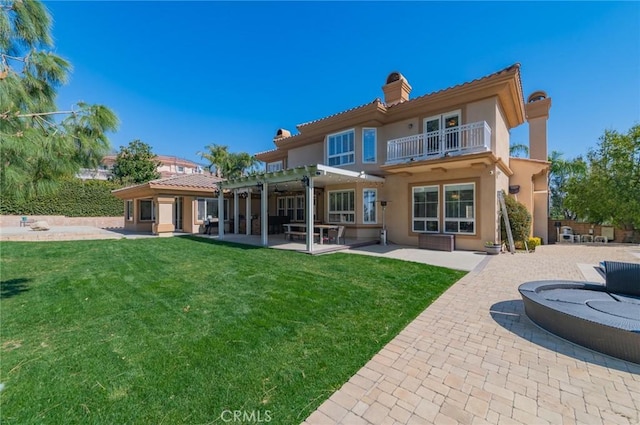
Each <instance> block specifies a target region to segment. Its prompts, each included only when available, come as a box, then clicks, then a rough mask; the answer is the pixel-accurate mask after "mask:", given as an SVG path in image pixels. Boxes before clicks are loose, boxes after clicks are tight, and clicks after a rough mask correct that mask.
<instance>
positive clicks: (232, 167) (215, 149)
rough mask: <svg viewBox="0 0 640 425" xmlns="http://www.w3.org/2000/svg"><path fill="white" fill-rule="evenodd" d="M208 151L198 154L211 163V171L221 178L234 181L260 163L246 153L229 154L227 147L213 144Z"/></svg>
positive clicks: (207, 147) (208, 147)
mask: <svg viewBox="0 0 640 425" xmlns="http://www.w3.org/2000/svg"><path fill="white" fill-rule="evenodd" d="M206 149H207V151H205V152H198V155H200V157H201V158H203V159H206V160H207V161H209V165H208V167H209V171H211V172H212V173H215V175H216V176H217V177H221V178H226V179H233V178H238V177H241V176H243V175H246V174H248V173H249V172H251V171H252V170H253V169H254V168H255V167H256V165H257V164H258V162H259V161H258V160H257V159H256V158H255V157H254V156H252V155H250V154H248V153H246V152H238V153H233V152H229V147H228V146H225V145H217V144H212V145H208V146H206Z"/></svg>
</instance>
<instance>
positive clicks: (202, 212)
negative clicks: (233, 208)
mask: <svg viewBox="0 0 640 425" xmlns="http://www.w3.org/2000/svg"><path fill="white" fill-rule="evenodd" d="M223 208H224V218H225V220H229V219H230V217H229V200H228V199H225V200H224V202H223ZM209 216H211V218H219V215H218V198H198V215H197V219H198V221H205V220H206V219H207V218H209Z"/></svg>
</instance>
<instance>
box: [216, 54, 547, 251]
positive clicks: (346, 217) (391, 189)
mask: <svg viewBox="0 0 640 425" xmlns="http://www.w3.org/2000/svg"><path fill="white" fill-rule="evenodd" d="M382 90H383V92H384V100H380V99H375V100H373V101H372V102H370V103H366V104H364V105H361V106H357V107H355V108H352V109H349V110H346V111H342V112H338V113H336V114H333V115H330V116H328V117H325V118H321V119H318V120H314V121H311V122H307V123H304V124H300V125H298V126H297V129H298V132H299V133H298V134H295V135H292V134H291V133H290V132H289V131H287V130H284V129H280V130H278V132H277V134H276V136H275V138H274V140H273V141H274V144H275V146H276V148H275V149H273V150H270V151H267V152H261V153H258V154H256V158H257V159H259V160H260V161H263V162H265V163H266V169H265V172H264V173H262V174H258V175H254V176H248V177H242V178H239V179H234V180H230V181H225V182H221V183H220V186H221V187H223V188H224V189H225V190H234V191H241V192H243V191H244V192H246V191H248V190H251V188H254V191H255V188H256V185H257V186H258V187H260V189H262V192H263V196H262V198H261V199H262V205H261V210H260V211H261V214H260V215H261V223H262V226H261V228H262V229H264V228H265V227H266V224H267V223H268V221H267V216H270V215H282V214H284V215H288V216H289V218H290V219H291V220H292V221H296V220H298V221H304V222H306V223H308V224H307V226H310V225H312V224H313V222H318V221H320V222H326V223H340V224H343V225H345V226H346V236H347V238H375V237H379V235H380V234H381V229H382V227H383V225H384V227H385V229H386V235H387V239H388V240H389V241H392V242H394V243H397V244H406V245H413V246H417V245H418V241H419V235H421V234H450V235H454V238H455V246H456V249H467V250H479V249H482V247H483V246H484V243H485V242H486V241H493V240H498V239H499V226H498V223H499V218H498V217H499V209H500V207H499V204H498V195H497V194H498V191H500V190H504V191H505V192H506V193H511V194H512V195H513V196H516V197H517V199H518V200H519V201H520V202H522V203H523V204H524V205H525V206H526V207H527V209H528V210H529V211H530V212H531V214H532V217H533V232H532V233H533V235H535V236H540V237H541V238H542V239H543V241H545V242H546V241H547V210H548V208H547V197H548V170H549V163H548V162H547V119H548V116H549V109H550V107H551V99H550V98H548V97H547V96H546V94H545V93H544V92H541V91H538V92H535V93H533V94H532V95H531V96H529V98H528V99H527V101H526V102H525V99H524V95H523V93H522V84H521V79H520V65H519V64H515V65H513V66H510V67H508V68H506V69H503V70H501V71H498V72H496V73H494V74H491V75H488V76H485V77H482V78H479V79H476V80H473V81H471V82H467V83H464V84H460V85H457V86H453V87H450V88H446V89H443V90H439V91H436V92H433V93H430V94H426V95H422V96H419V97H416V98H410V97H409V94H410V92H411V86H410V85H409V82H408V81H407V79H406V78H405V77H404V76H403V75H402V74H400V73H398V72H392V73H391V74H390V75H389V76H388V78H387V80H386V83H385V85H384V86H383V87H382ZM525 120H526V121H527V122H528V124H529V151H530V159H523V158H510V157H509V142H510V140H509V130H510V129H512V128H515V127H517V126H519V125H521V124H524V122H525ZM220 197H221V198H222V195H220ZM307 199H308V200H310V201H311V202H306V200H307ZM234 205H235V204H234ZM240 210H241V209H240ZM232 214H234V213H233V212H232ZM236 214H237V213H236ZM234 217H235V215H234ZM234 217H231V218H234ZM383 222H384V223H383ZM262 235H263V244H266V242H267V237H268V236H267V232H262ZM307 249H308V250H309V251H312V250H313V244H312V243H311V242H310V236H308V237H307Z"/></svg>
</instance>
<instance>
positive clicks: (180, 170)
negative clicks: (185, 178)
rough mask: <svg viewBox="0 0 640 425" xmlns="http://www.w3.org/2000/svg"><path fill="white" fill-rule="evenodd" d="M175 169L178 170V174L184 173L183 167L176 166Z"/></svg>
mask: <svg viewBox="0 0 640 425" xmlns="http://www.w3.org/2000/svg"><path fill="white" fill-rule="evenodd" d="M176 168H177V169H178V172H179V173H184V167H182V166H180V165H178V166H177V167H176Z"/></svg>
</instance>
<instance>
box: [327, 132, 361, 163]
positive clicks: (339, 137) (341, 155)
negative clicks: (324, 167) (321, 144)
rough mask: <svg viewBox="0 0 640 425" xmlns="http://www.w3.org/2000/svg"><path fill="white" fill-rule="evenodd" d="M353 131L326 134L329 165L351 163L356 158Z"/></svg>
mask: <svg viewBox="0 0 640 425" xmlns="http://www.w3.org/2000/svg"><path fill="white" fill-rule="evenodd" d="M354 139H355V131H353V130H347V131H343V132H341V133H335V134H330V135H328V136H327V164H329V165H331V166H336V165H348V164H353V163H354V162H355V160H356V156H355V147H354Z"/></svg>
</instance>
